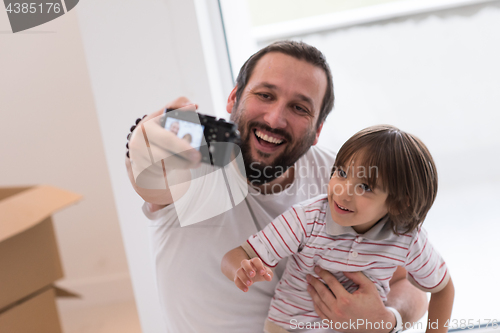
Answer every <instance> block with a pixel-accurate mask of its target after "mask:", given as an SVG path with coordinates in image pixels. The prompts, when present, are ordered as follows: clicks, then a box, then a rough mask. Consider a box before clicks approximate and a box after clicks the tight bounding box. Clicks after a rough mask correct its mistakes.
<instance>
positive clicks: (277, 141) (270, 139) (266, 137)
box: [255, 130, 283, 145]
mask: <svg viewBox="0 0 500 333" xmlns="http://www.w3.org/2000/svg"><path fill="white" fill-rule="evenodd" d="M255 135H257V137H258V138H259V139H262V140H264V141H267V142H271V143H274V144H276V145H279V144H280V143H282V142H283V140H281V139H277V138H273V137H272V136H269V135H267V134H264V133H262V132H261V131H259V130H256V131H255Z"/></svg>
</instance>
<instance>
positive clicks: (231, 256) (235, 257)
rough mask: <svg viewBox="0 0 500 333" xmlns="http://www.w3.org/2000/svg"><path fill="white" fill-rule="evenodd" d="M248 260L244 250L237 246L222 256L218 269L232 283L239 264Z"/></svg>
mask: <svg viewBox="0 0 500 333" xmlns="http://www.w3.org/2000/svg"><path fill="white" fill-rule="evenodd" d="M248 259H250V258H249V257H248V255H247V253H246V252H245V250H243V248H242V247H241V246H238V247H237V248H234V249H232V250H231V251H229V252H228V253H226V254H225V255H224V257H223V258H222V262H221V265H220V269H221V271H222V273H224V275H225V276H226V277H227V278H228V279H229V280H231V281H234V277H235V276H236V272H237V271H238V269H240V267H241V262H242V261H243V260H248Z"/></svg>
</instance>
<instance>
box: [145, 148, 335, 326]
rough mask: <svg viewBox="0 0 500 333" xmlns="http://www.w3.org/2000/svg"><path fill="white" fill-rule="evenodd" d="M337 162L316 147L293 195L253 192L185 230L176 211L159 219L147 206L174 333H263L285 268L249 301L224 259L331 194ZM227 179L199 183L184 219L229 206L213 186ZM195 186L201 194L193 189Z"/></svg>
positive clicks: (298, 168)
mask: <svg viewBox="0 0 500 333" xmlns="http://www.w3.org/2000/svg"><path fill="white" fill-rule="evenodd" d="M334 159H335V154H334V153H333V152H332V151H329V150H327V149H325V148H320V147H316V146H313V147H311V149H309V151H308V152H307V153H306V154H305V155H304V156H303V157H301V158H300V159H299V160H298V161H297V162H296V163H295V180H294V182H293V184H292V185H291V187H290V188H288V189H287V190H285V191H283V192H281V193H277V194H268V195H263V194H260V193H258V192H257V191H256V190H255V189H253V188H247V189H246V190H247V191H248V192H249V193H248V195H247V196H246V198H245V199H244V200H243V199H242V200H239V199H234V200H232V204H233V205H234V208H231V209H229V210H227V211H225V212H223V213H221V214H218V215H215V216H213V217H211V218H208V219H206V220H204V221H200V222H197V223H194V224H189V223H185V221H186V220H187V218H186V219H185V218H181V220H182V222H183V223H182V224H183V225H185V226H184V227H181V222H180V221H179V218H178V217H177V215H178V214H177V212H176V207H175V205H170V206H167V207H165V208H163V209H161V210H159V211H156V212H154V213H151V212H150V211H149V209H148V205H144V206H143V211H144V213H145V215H146V216H147V217H148V218H149V219H150V220H151V222H150V225H149V228H150V231H151V232H150V234H151V239H152V247H153V253H154V256H155V258H154V260H155V263H156V278H157V283H158V290H159V293H160V301H161V303H162V307H163V311H164V316H165V321H166V324H167V328H168V332H169V333H191V332H192V333H200V332H203V333H221V332H231V333H232V332H242V333H245V332H248V333H255V332H262V331H263V326H264V321H265V319H266V317H267V312H268V309H269V304H270V301H271V298H272V296H273V294H274V289H275V287H276V284H277V282H278V280H279V279H280V277H281V274H282V273H283V269H284V265H285V262H284V261H282V262H280V264H279V265H278V267H277V269H276V274H275V276H274V278H273V281H271V282H259V283H256V284H254V285H253V286H252V287H251V288H250V290H249V291H248V292H247V293H244V292H242V291H241V290H239V289H238V288H237V287H236V286H235V285H234V282H232V281H230V280H228V279H227V278H226V277H225V276H224V274H222V272H221V270H220V264H221V260H222V257H223V256H224V254H225V253H226V252H228V251H229V250H231V249H233V248H235V247H237V246H239V245H240V244H241V243H243V242H244V241H245V240H246V239H247V238H248V237H249V236H250V235H252V234H254V233H256V232H257V231H259V230H261V229H262V228H264V227H265V226H266V225H267V224H268V223H269V222H271V221H272V220H273V219H275V218H276V217H277V216H278V215H280V214H281V213H283V212H284V211H286V210H287V209H289V208H290V207H291V206H292V205H293V204H296V203H299V202H301V201H304V200H307V199H309V198H313V197H315V196H317V195H319V194H321V193H325V192H326V186H327V185H328V181H329V177H330V171H331V168H332V166H333V162H334ZM202 168H203V167H202ZM221 177H222V176H220V175H219V176H215V177H213V178H212V179H203V177H201V178H197V181H199V183H197V184H194V185H193V183H192V184H191V188H190V189H189V190H188V194H189V195H185V196H184V197H183V198H185V200H188V202H186V201H184V202H183V203H182V204H180V205H179V206H181V205H182V207H184V208H183V209H182V212H181V213H180V214H179V215H183V216H186V215H189V212H188V213H186V209H185V207H193V210H194V211H197V212H198V216H199V212H200V209H199V208H198V207H206V208H204V209H207V212H208V213H207V214H208V215H209V216H212V215H214V213H213V211H210V212H209V210H210V207H225V206H227V201H226V200H227V197H228V194H227V192H226V193H223V192H224V190H225V186H222V187H220V186H214V184H213V183H211V182H215V181H219V182H222V180H221V179H222V178H221ZM225 177H226V176H225ZM228 178H229V179H231V176H230V175H229V176H228ZM229 183H230V184H231V182H229ZM196 186H202V187H203V189H200V188H198V187H197V188H192V187H196ZM230 187H231V189H230V193H231V195H232V196H233V197H235V198H237V197H238V193H236V192H238V189H235V188H234V187H233V185H230ZM241 192H245V191H240V192H239V193H241ZM197 202H198V204H197ZM177 209H178V210H179V207H177Z"/></svg>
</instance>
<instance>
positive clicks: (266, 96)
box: [257, 93, 271, 99]
mask: <svg viewBox="0 0 500 333" xmlns="http://www.w3.org/2000/svg"><path fill="white" fill-rule="evenodd" d="M257 95H259V96H260V97H262V98H263V99H270V98H271V95H269V94H264V93H258V94H257Z"/></svg>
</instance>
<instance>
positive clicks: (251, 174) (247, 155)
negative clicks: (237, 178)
mask: <svg viewBox="0 0 500 333" xmlns="http://www.w3.org/2000/svg"><path fill="white" fill-rule="evenodd" d="M235 111H236V112H235ZM231 120H232V121H233V122H235V123H236V124H237V125H238V129H239V131H240V134H241V143H240V149H241V153H242V156H243V162H244V166H245V173H246V177H247V179H248V181H249V182H250V184H252V185H255V186H259V185H263V184H265V183H269V182H271V181H273V180H274V179H276V178H278V177H280V176H282V175H283V174H284V173H285V172H286V171H287V170H288V169H289V168H290V167H292V166H293V165H294V164H295V162H296V161H297V160H298V159H299V158H300V157H302V155H304V154H305V153H306V152H307V151H308V150H309V148H311V146H312V144H313V143H314V141H315V139H316V131H314V130H310V131H309V132H308V133H306V135H305V137H301V138H292V136H291V134H290V133H289V132H288V131H286V130H285V129H276V128H271V127H269V126H268V125H266V124H265V123H261V122H257V121H252V122H248V121H247V120H246V118H245V109H244V108H243V107H242V108H240V109H239V110H238V105H235V107H234V108H233V112H232V114H231ZM252 128H258V129H262V130H265V131H267V132H270V133H273V134H276V135H279V136H281V137H283V138H284V139H285V142H284V143H285V144H286V145H287V146H286V148H285V150H284V151H282V152H281V153H280V154H279V155H277V156H276V157H275V158H274V160H272V161H271V162H268V163H265V162H262V161H257V160H254V158H253V156H252V151H251V145H250V140H252V135H254V136H255V133H254V130H252ZM258 140H261V139H258ZM256 153H257V154H258V155H260V156H261V157H262V158H266V159H267V158H269V157H271V154H268V153H263V152H261V151H256Z"/></svg>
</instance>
